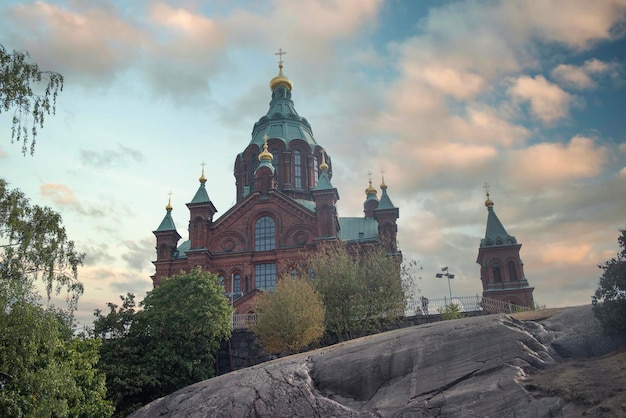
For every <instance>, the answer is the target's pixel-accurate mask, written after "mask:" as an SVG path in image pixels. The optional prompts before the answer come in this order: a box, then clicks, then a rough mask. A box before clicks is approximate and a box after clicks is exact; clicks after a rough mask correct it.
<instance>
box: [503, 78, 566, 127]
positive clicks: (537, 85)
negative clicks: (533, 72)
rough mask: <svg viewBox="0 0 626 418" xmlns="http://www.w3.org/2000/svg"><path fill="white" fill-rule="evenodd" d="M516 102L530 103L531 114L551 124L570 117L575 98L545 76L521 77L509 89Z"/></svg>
mask: <svg viewBox="0 0 626 418" xmlns="http://www.w3.org/2000/svg"><path fill="white" fill-rule="evenodd" d="M509 94H510V95H511V96H512V97H513V99H514V100H516V101H520V102H530V110H531V113H532V114H533V115H534V116H535V117H537V118H538V119H541V120H542V121H543V122H544V123H551V122H554V121H556V120H558V119H562V118H564V117H566V116H567V115H568V112H569V107H570V105H571V104H572V102H573V97H572V96H571V95H570V94H568V93H567V92H566V91H564V90H563V89H561V88H560V87H559V86H557V85H556V84H552V83H550V82H549V81H547V80H546V79H545V77H544V76H542V75H538V76H536V77H530V76H527V75H524V76H521V77H519V78H517V79H516V80H514V81H513V83H512V85H511V87H509Z"/></svg>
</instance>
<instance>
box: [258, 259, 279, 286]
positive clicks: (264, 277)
mask: <svg viewBox="0 0 626 418" xmlns="http://www.w3.org/2000/svg"><path fill="white" fill-rule="evenodd" d="M254 285H255V287H256V288H257V289H261V290H270V289H274V288H275V287H276V264H257V265H256V266H254Z"/></svg>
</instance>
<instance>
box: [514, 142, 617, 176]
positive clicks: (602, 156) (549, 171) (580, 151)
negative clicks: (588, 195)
mask: <svg viewBox="0 0 626 418" xmlns="http://www.w3.org/2000/svg"><path fill="white" fill-rule="evenodd" d="M607 158H608V152H607V149H606V148H604V147H601V146H596V144H595V142H594V140H593V139H592V138H586V137H584V136H579V135H577V136H575V137H573V138H572V139H571V140H570V142H569V143H567V144H560V143H549V142H544V143H540V144H536V145H532V146H530V147H529V148H526V149H522V150H514V151H511V152H510V156H509V162H510V163H509V164H508V174H509V175H510V176H511V177H512V178H513V179H514V181H515V182H516V183H518V184H520V185H525V186H531V187H532V186H536V185H539V184H554V183H560V182H564V181H569V180H575V179H580V178H588V177H592V176H595V175H598V174H599V173H600V172H601V171H602V167H603V166H604V164H605V163H606V162H607Z"/></svg>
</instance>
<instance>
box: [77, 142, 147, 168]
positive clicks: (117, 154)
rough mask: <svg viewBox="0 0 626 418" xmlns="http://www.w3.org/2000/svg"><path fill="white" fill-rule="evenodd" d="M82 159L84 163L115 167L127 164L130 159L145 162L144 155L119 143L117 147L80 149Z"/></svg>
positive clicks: (101, 166)
mask: <svg viewBox="0 0 626 418" xmlns="http://www.w3.org/2000/svg"><path fill="white" fill-rule="evenodd" d="M80 159H81V161H82V162H83V164H84V165H86V166H89V167H97V168H113V167H121V166H126V165H127V162H128V161H129V160H130V161H131V162H135V163H142V162H144V160H145V158H144V155H143V154H142V153H141V152H140V151H138V150H136V149H134V148H131V147H127V146H124V145H121V144H117V148H116V149H108V150H104V149H102V150H98V151H92V150H85V149H81V150H80Z"/></svg>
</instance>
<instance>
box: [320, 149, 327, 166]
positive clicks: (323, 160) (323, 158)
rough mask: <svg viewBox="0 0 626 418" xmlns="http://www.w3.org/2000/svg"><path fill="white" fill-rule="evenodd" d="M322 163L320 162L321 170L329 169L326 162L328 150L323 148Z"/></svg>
mask: <svg viewBox="0 0 626 418" xmlns="http://www.w3.org/2000/svg"><path fill="white" fill-rule="evenodd" d="M321 152H322V163H321V164H320V170H328V164H326V151H324V148H322V151H321Z"/></svg>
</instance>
